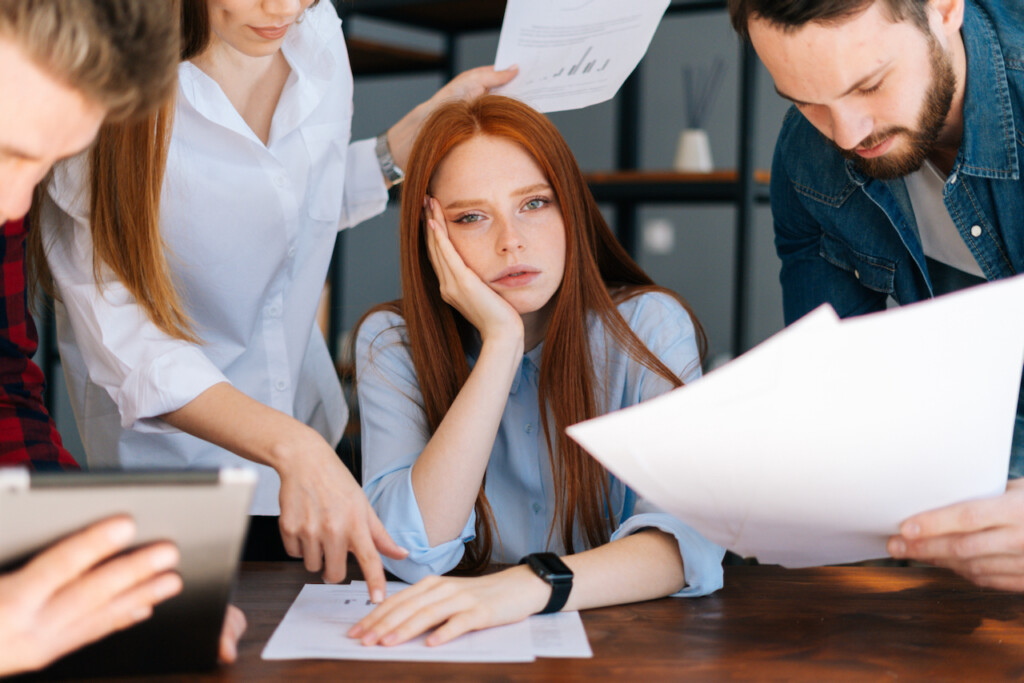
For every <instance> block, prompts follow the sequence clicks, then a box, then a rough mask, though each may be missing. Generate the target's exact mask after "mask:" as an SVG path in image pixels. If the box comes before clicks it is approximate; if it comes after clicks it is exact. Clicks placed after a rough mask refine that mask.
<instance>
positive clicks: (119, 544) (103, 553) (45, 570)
mask: <svg viewBox="0 0 1024 683" xmlns="http://www.w3.org/2000/svg"><path fill="white" fill-rule="evenodd" d="M133 538H135V523H134V522H133V521H132V520H131V519H130V518H128V517H124V516H118V517H113V518H111V519H107V520H104V521H102V522H98V523H96V524H93V525H92V526H90V527H88V528H87V529H85V530H83V531H80V532H78V533H76V534H74V535H72V536H69V537H68V538H66V539H64V540H62V541H60V542H59V543H57V544H55V545H53V546H52V547H50V548H49V549H47V550H45V551H43V552H42V553H40V554H39V555H37V556H36V557H35V558H34V559H33V560H32V561H31V562H29V563H28V565H27V566H26V567H25V569H24V571H25V574H26V575H27V576H28V575H30V576H32V577H33V586H34V587H36V588H37V590H39V591H40V592H41V593H42V594H43V595H45V596H48V595H50V594H52V593H55V592H57V591H58V590H59V589H60V588H61V587H62V586H64V585H65V584H66V583H68V582H69V581H72V580H74V579H76V578H77V577H79V576H81V575H82V574H84V573H85V572H86V571H88V570H89V569H90V568H92V567H93V566H95V565H97V564H99V563H100V562H101V561H103V560H105V559H106V558H108V557H110V556H111V555H113V554H115V553H117V552H119V551H121V550H124V549H125V548H127V547H128V544H129V543H131V541H132V539H133ZM43 599H45V598H43Z"/></svg>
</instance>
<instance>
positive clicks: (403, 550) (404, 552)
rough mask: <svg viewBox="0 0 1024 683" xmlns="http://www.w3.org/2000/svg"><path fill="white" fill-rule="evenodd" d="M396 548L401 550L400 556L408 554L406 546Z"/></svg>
mask: <svg viewBox="0 0 1024 683" xmlns="http://www.w3.org/2000/svg"><path fill="white" fill-rule="evenodd" d="M398 549H399V550H400V551H401V552H402V556H403V557H405V556H407V555H408V554H409V549H408V548H402V547H399V548H398Z"/></svg>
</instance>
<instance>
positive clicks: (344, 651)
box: [263, 581, 593, 662]
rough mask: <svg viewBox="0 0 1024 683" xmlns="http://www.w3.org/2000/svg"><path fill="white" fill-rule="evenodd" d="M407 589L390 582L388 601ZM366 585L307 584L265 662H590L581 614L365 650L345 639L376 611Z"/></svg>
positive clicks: (274, 638)
mask: <svg viewBox="0 0 1024 683" xmlns="http://www.w3.org/2000/svg"><path fill="white" fill-rule="evenodd" d="M403 588H408V584H405V583H401V582H394V581H391V582H388V587H387V592H388V595H391V594H393V593H396V592H398V591H400V590H402V589H403ZM373 607H374V606H373V604H372V603H371V602H370V601H369V598H368V597H367V589H366V584H365V583H363V582H362V581H353V582H352V583H351V584H349V585H342V586H337V585H324V584H306V585H305V586H304V587H303V588H302V591H301V592H300V593H299V595H298V597H297V598H295V602H293V603H292V606H291V607H290V608H289V609H288V613H287V614H285V616H284V619H283V620H282V621H281V623H280V624H278V626H277V629H275V630H274V634H273V635H272V636H271V637H270V641H269V642H267V646H266V647H265V648H264V649H263V659H369V660H379V661H414V662H532V661H533V660H534V659H535V658H536V657H591V656H593V655H592V653H591V651H590V644H589V642H588V641H587V634H586V632H585V631H584V630H583V622H582V621H581V620H580V615H579V612H563V613H559V614H545V615H537V616H533V617H530V618H529V619H527V620H526V621H521V622H519V623H517V624H509V625H507V626H498V627H496V628H491V629H486V630H483V631H475V632H473V633H467V634H465V635H463V636H460V637H458V638H456V639H455V640H453V641H451V642H450V643H446V644H444V645H439V646H436V647H427V646H426V645H425V644H424V640H425V636H421V637H419V638H416V639H414V640H412V641H409V642H408V643H404V644H402V645H396V646H394V647H366V646H364V645H362V644H360V642H359V641H358V640H353V639H352V638H349V637H347V636H346V635H345V633H346V632H347V631H348V630H349V628H351V627H352V625H353V624H355V623H356V622H357V621H359V620H360V619H362V618H363V617H364V616H365V615H366V614H368V613H369V612H370V611H371V610H372V609H373Z"/></svg>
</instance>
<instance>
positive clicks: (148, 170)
mask: <svg viewBox="0 0 1024 683" xmlns="http://www.w3.org/2000/svg"><path fill="white" fill-rule="evenodd" d="M314 5H315V6H314ZM182 18H183V21H182V30H183V41H184V42H183V49H182V55H183V61H182V63H181V67H180V69H179V79H180V87H179V92H178V95H177V100H176V102H175V103H173V105H168V107H167V109H166V111H165V112H163V115H162V116H159V117H157V118H156V119H155V120H150V121H149V122H146V123H144V124H143V125H141V126H135V127H131V128H125V127H121V128H119V129H108V130H107V131H105V133H104V135H102V136H101V138H100V140H99V142H98V143H97V146H96V148H95V149H94V150H92V151H91V152H90V153H88V156H86V155H82V156H80V157H77V158H75V159H72V160H69V161H68V162H67V163H65V164H64V165H62V166H61V167H60V168H58V169H57V170H56V172H55V175H54V178H53V181H52V182H51V184H50V187H49V194H50V199H51V201H52V203H50V204H48V205H47V206H46V207H44V209H43V211H42V217H41V223H42V228H43V230H42V233H43V234H42V243H41V245H40V247H39V248H40V249H43V250H45V252H46V260H47V262H48V266H49V270H50V274H52V277H53V284H54V285H55V288H54V289H55V292H54V293H55V294H56V297H57V299H58V301H59V303H58V304H57V324H58V337H59V345H60V352H61V357H62V360H63V365H64V371H65V376H66V378H67V383H68V388H69V392H70V396H71V402H72V405H73V407H74V411H75V418H76V420H77V422H78V427H79V430H80V432H81V434H82V439H83V442H84V444H85V449H86V453H87V464H88V466H89V467H104V466H115V467H128V468H138V467H157V468H186V467H211V466H224V465H233V464H234V465H245V466H249V467H257V468H258V469H259V471H260V482H259V486H258V488H257V492H256V496H255V500H254V501H253V506H252V513H253V514H254V515H256V516H257V517H255V518H254V522H258V521H259V520H260V517H259V516H265V517H264V523H263V524H262V527H264V530H263V531H262V532H260V528H261V525H259V524H256V525H254V531H255V532H256V533H255V535H252V534H251V537H250V540H251V541H253V543H254V544H255V545H253V546H251V548H250V554H249V557H250V558H253V559H255V558H257V557H274V556H275V554H276V553H275V552H274V551H273V550H272V549H271V550H269V551H263V550H260V549H258V548H257V547H256V546H257V545H261V544H270V546H271V547H272V546H273V544H274V543H275V542H276V544H277V546H278V547H280V545H281V541H283V546H284V551H286V552H287V554H289V555H291V556H294V557H299V556H301V557H303V558H304V560H305V564H306V567H307V569H309V570H310V571H320V570H321V569H322V570H323V572H324V578H325V580H327V581H339V580H341V579H342V578H343V577H344V575H345V568H346V554H347V552H349V551H351V552H353V553H354V554H355V555H356V557H357V559H358V560H359V563H360V565H361V567H362V569H363V572H364V574H365V576H366V578H367V581H368V582H369V584H370V589H371V596H372V597H373V598H374V599H375V600H379V599H380V598H381V596H382V595H383V590H384V577H383V570H382V568H381V562H380V557H379V555H378V552H377V551H379V552H381V553H384V554H386V555H388V556H390V557H396V558H398V557H403V556H404V555H405V551H404V550H403V549H402V548H400V547H398V546H397V545H396V544H395V543H394V542H393V541H392V540H391V538H390V537H389V536H388V534H387V532H386V531H384V529H383V527H382V526H381V524H380V522H379V520H378V519H377V517H376V515H375V514H374V512H373V510H372V509H371V508H370V506H369V504H368V503H367V501H366V498H365V496H364V495H363V493H362V492H361V490H360V489H359V487H358V485H357V484H356V482H355V480H354V479H353V478H352V476H351V475H350V473H349V472H348V471H347V470H346V468H345V467H344V466H343V464H342V463H341V461H340V460H339V459H338V457H337V455H336V454H335V451H334V445H335V444H337V442H338V440H339V439H340V436H341V432H342V429H343V427H344V425H345V423H346V419H347V409H346V407H345V402H344V399H343V397H342V395H341V390H340V384H339V382H338V379H337V375H336V373H335V371H334V366H333V363H332V360H331V358H330V357H329V354H328V352H327V348H326V345H325V343H324V339H323V337H322V335H321V334H320V333H319V330H318V329H317V328H316V326H315V311H316V306H317V301H318V298H319V294H320V290H321V288H322V285H323V282H324V279H325V275H326V272H327V266H328V262H329V260H330V257H331V252H332V247H333V244H334V240H335V238H336V234H337V231H338V230H340V229H342V228H346V227H349V226H352V225H355V224H357V223H359V222H360V221H363V220H365V219H367V218H369V217H371V216H373V215H375V214H377V213H379V212H381V211H382V210H383V209H384V207H385V204H386V202H387V187H388V186H389V185H390V184H391V182H392V181H394V180H396V179H400V176H399V175H397V173H398V172H397V171H396V170H395V166H397V167H399V168H400V167H401V166H402V165H403V164H404V162H405V159H406V158H407V157H408V153H409V148H410V146H411V144H412V140H413V139H414V138H415V136H416V133H417V131H418V130H419V127H420V125H421V123H422V121H423V120H424V119H425V118H426V117H427V115H429V113H430V112H431V111H432V110H433V109H434V108H435V107H436V106H437V104H438V103H439V102H441V101H443V100H445V99H450V98H460V97H462V98H472V97H475V96H477V95H479V94H482V93H484V92H486V91H487V90H488V89H489V88H491V87H494V86H497V85H500V84H502V83H505V82H507V81H508V80H510V79H511V78H512V76H513V75H514V72H512V71H508V72H495V71H494V70H493V69H491V68H490V67H482V68H479V69H474V70H472V71H468V72H466V73H464V74H462V75H460V76H459V77H457V78H455V79H454V80H453V81H452V82H451V83H449V84H448V85H446V86H445V87H444V88H443V89H442V90H441V91H439V92H438V93H437V94H436V95H435V96H434V97H432V98H431V99H430V100H428V101H427V102H424V103H423V104H421V105H419V106H418V107H416V108H415V109H414V110H413V111H412V112H410V113H409V114H408V115H406V116H405V117H404V118H403V119H402V120H401V121H399V122H398V123H397V124H395V125H394V126H393V127H391V128H390V129H389V130H388V131H387V132H386V134H384V135H382V136H381V138H378V140H377V141H374V140H372V139H371V140H363V141H358V142H350V134H351V132H350V125H351V118H352V90H353V84H352V76H351V71H350V68H349V64H348V57H347V54H346V49H345V44H344V40H343V37H342V33H341V30H340V21H339V19H338V17H337V14H336V13H335V11H334V9H333V7H332V6H331V4H330V3H329V2H319V1H317V2H314V0H183V14H182ZM172 124H173V125H172ZM168 130H169V131H170V138H169V143H167V142H165V141H164V135H165V134H166V133H167V131H168ZM142 150H145V151H146V153H141V152H142ZM392 154H393V158H392V156H391V155H392ZM386 176H388V177H386ZM153 188H156V189H155V190H154V189H153ZM35 232H40V231H35ZM43 281H44V284H47V279H46V278H45V277H44V280H43ZM250 461H251V462H250ZM253 463H257V464H255V465H253ZM276 515H280V540H277V538H276V534H277V526H278V524H277V519H276V517H275V516H276ZM267 521H269V524H267ZM260 533H263V534H265V535H266V538H265V539H262V540H261V539H259V538H258V536H259V534H260Z"/></svg>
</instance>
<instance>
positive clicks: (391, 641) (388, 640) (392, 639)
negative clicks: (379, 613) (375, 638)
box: [380, 633, 398, 645]
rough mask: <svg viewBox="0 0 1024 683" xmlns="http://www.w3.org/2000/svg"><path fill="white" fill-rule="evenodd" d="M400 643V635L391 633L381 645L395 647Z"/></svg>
mask: <svg viewBox="0 0 1024 683" xmlns="http://www.w3.org/2000/svg"><path fill="white" fill-rule="evenodd" d="M397 641H398V635H397V634H394V633H389V634H387V635H386V636H384V640H382V641H380V643H381V645H394V644H395V643H396V642H397Z"/></svg>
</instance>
